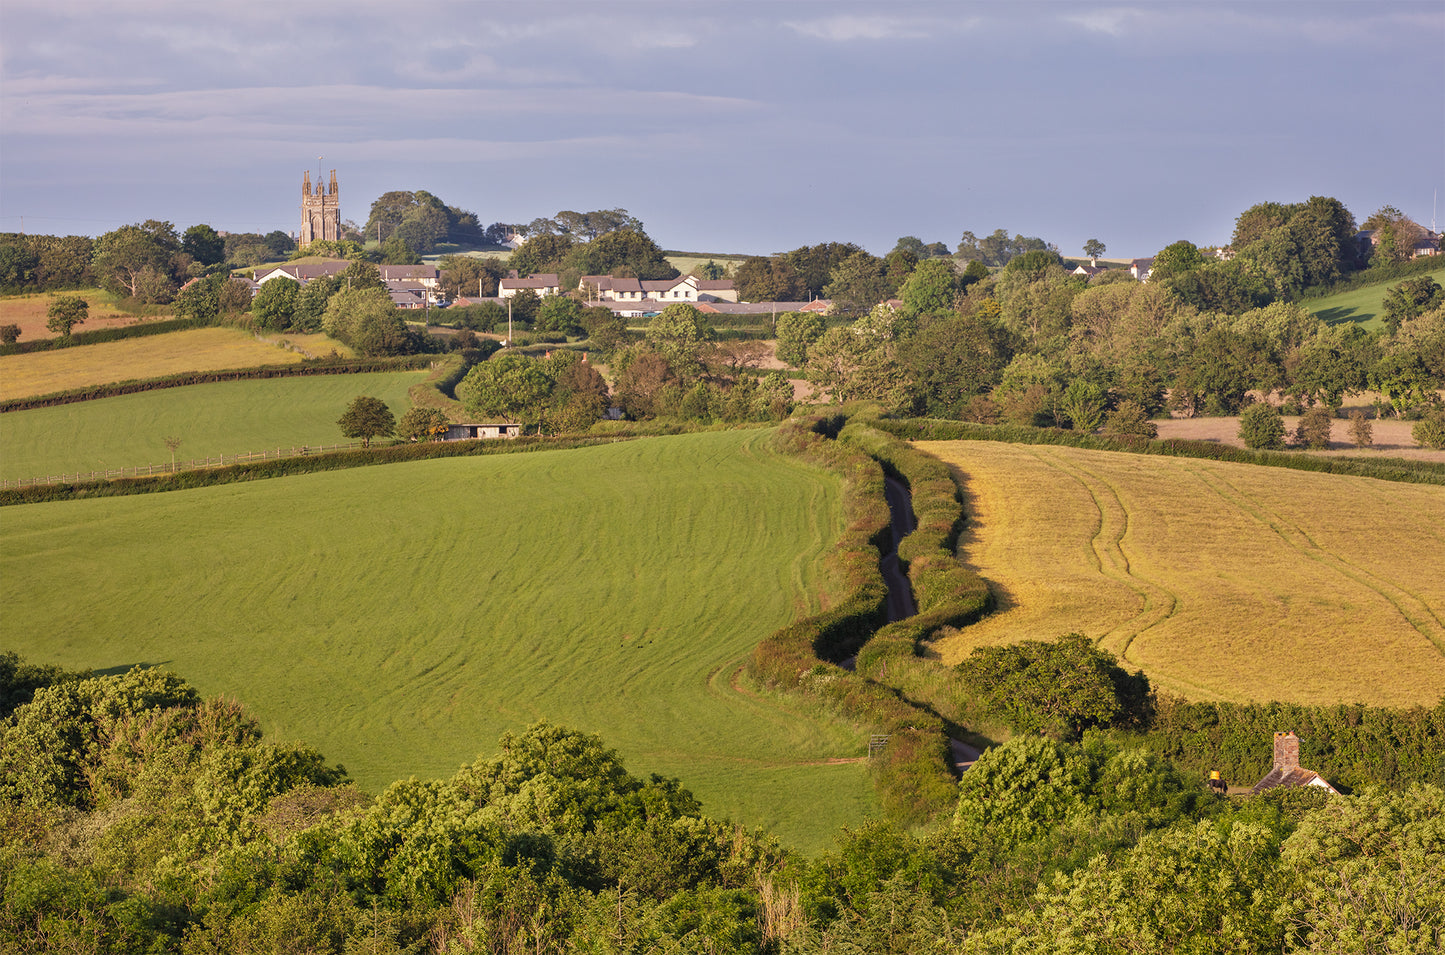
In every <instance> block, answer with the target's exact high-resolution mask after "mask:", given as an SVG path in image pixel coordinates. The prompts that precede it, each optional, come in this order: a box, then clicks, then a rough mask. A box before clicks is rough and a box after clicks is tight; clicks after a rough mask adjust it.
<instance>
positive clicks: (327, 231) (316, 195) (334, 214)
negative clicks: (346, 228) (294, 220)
mask: <svg viewBox="0 0 1445 955" xmlns="http://www.w3.org/2000/svg"><path fill="white" fill-rule="evenodd" d="M340 238H341V193H340V191H339V190H338V189H337V188H336V170H335V169H333V170H331V187H330V188H329V189H328V190H327V191H326V192H322V191H321V180H320V178H318V179H317V181H316V191H315V192H312V191H311V171H310V170H309V169H308V170H307V171H306V173H305V174H304V175H303V176H302V179H301V238H300V239H298V240H296V244H297V245H298V246H307V245H310V244H311V243H312V242H315V241H316V240H317V239H328V240H330V241H332V242H335V241H336V240H338V239H340Z"/></svg>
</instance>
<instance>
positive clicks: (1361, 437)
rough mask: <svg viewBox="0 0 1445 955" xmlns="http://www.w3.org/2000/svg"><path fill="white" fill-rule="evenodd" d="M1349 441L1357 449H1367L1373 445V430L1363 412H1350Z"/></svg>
mask: <svg viewBox="0 0 1445 955" xmlns="http://www.w3.org/2000/svg"><path fill="white" fill-rule="evenodd" d="M1350 440H1351V441H1353V442H1355V447H1357V448H1368V447H1370V446H1371V445H1373V444H1374V443H1375V428H1374V426H1373V425H1371V424H1370V419H1369V417H1368V416H1366V414H1365V413H1364V412H1363V411H1360V410H1358V409H1357V410H1355V411H1351V412H1350Z"/></svg>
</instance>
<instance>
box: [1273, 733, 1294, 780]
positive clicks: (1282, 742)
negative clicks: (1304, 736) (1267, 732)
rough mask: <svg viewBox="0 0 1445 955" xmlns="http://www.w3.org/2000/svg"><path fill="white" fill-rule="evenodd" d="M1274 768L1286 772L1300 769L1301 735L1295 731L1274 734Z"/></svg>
mask: <svg viewBox="0 0 1445 955" xmlns="http://www.w3.org/2000/svg"><path fill="white" fill-rule="evenodd" d="M1274 768H1275V769H1279V770H1283V771H1285V772H1289V771H1290V770H1292V769H1299V737H1298V736H1296V735H1294V733H1292V732H1290V733H1275V734H1274Z"/></svg>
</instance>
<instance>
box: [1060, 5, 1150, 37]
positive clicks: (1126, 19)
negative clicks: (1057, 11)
mask: <svg viewBox="0 0 1445 955" xmlns="http://www.w3.org/2000/svg"><path fill="white" fill-rule="evenodd" d="M1139 16H1140V11H1138V10H1128V9H1124V8H1121V7H1114V8H1111V9H1099V10H1091V11H1088V12H1085V13H1069V14H1065V15H1064V17H1063V20H1064V22H1065V23H1073V24H1075V25H1077V26H1081V27H1083V28H1084V29H1085V30H1088V31H1090V32H1091V33H1104V34H1108V35H1109V36H1122V35H1123V34H1124V28H1125V25H1126V24H1128V23H1130V22H1132V21H1134V20H1135V19H1137V18H1138V17H1139Z"/></svg>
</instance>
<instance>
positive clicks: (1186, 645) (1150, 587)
mask: <svg viewBox="0 0 1445 955" xmlns="http://www.w3.org/2000/svg"><path fill="white" fill-rule="evenodd" d="M919 447H921V448H923V449H925V450H927V451H929V452H931V453H933V454H936V455H938V456H939V457H940V458H942V459H943V460H945V461H947V462H949V463H950V464H952V465H953V466H954V467H956V468H957V469H958V470H959V472H960V473H961V474H962V476H963V478H964V480H965V486H966V489H967V500H968V508H969V513H970V515H971V517H970V525H969V527H968V529H967V530H966V531H965V533H964V536H963V537H962V538H961V540H960V545H959V547H960V551H959V552H960V555H961V556H962V557H963V558H964V560H965V561H966V562H967V563H968V565H969V566H971V567H973V568H974V569H976V570H977V571H978V572H979V573H980V574H982V575H983V577H984V578H985V579H987V580H988V581H989V584H990V586H991V587H992V588H993V589H994V592H995V594H996V596H997V598H998V602H999V608H1000V609H999V611H998V612H997V613H995V614H994V615H993V616H991V617H989V618H986V619H985V620H983V621H981V622H979V623H977V624H974V625H972V626H970V627H966V628H964V629H963V630H962V631H960V632H959V633H958V634H957V635H955V636H951V637H948V638H946V639H944V640H941V641H939V642H938V644H936V645H935V650H936V651H937V652H938V653H939V655H940V656H941V657H942V658H943V660H944V661H945V662H947V663H956V662H958V661H959V660H961V659H963V657H965V656H966V655H967V654H968V653H969V652H970V651H971V650H972V649H973V648H974V647H977V646H983V645H989V644H999V643H1009V642H1014V641H1017V640H1020V639H1052V638H1054V637H1056V636H1058V635H1060V634H1063V633H1068V632H1071V631H1080V632H1083V633H1086V634H1088V635H1089V636H1091V637H1093V638H1095V639H1097V640H1099V641H1100V643H1101V644H1102V645H1103V646H1104V647H1106V648H1108V649H1110V650H1112V651H1113V652H1115V653H1117V654H1119V655H1121V656H1122V657H1123V658H1124V659H1125V660H1127V661H1128V662H1129V664H1130V665H1132V666H1134V667H1138V668H1142V669H1143V670H1144V671H1145V673H1147V674H1148V675H1149V678H1150V679H1151V680H1152V681H1153V682H1154V683H1155V685H1156V686H1160V687H1163V688H1165V689H1168V690H1172V691H1174V692H1178V693H1182V694H1184V695H1186V696H1189V697H1191V698H1194V699H1226V700H1236V701H1246V700H1251V699H1253V700H1284V701H1290V702H1298V703H1337V702H1363V703H1370V704H1375V705H1385V706H1402V705H1408V704H1415V703H1424V704H1433V703H1434V702H1435V701H1437V700H1438V699H1440V696H1441V694H1442V693H1445V573H1441V568H1442V567H1445V490H1442V489H1441V488H1436V487H1425V486H1419V485H1408V484H1392V483H1387V482H1383V481H1375V480H1370V479H1365V478H1350V477H1338V476H1332V475H1323V474H1311V473H1303V472H1297V471H1282V470H1279V469H1276V468H1260V467H1252V466H1249V465H1240V464H1226V463H1220V462H1213V461H1199V460H1189V459H1180V458H1156V457H1144V456H1140V455H1130V454H1122V453H1112V452H1101V451H1083V450H1078V449H1073V448H1053V447H1041V446H1039V447H1034V446H1024V445H1009V444H996V443H992V442H920V443H919Z"/></svg>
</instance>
